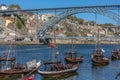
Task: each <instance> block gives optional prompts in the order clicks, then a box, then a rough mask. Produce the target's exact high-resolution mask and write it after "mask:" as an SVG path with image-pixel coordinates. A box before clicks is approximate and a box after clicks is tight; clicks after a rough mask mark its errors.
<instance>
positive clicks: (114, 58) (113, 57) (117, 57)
mask: <svg viewBox="0 0 120 80" xmlns="http://www.w3.org/2000/svg"><path fill="white" fill-rule="evenodd" d="M111 59H112V60H120V56H114V55H112V56H111Z"/></svg>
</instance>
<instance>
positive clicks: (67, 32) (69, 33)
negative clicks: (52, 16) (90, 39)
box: [65, 31, 73, 36]
mask: <svg viewBox="0 0 120 80" xmlns="http://www.w3.org/2000/svg"><path fill="white" fill-rule="evenodd" d="M65 35H66V36H73V33H71V32H70V31H66V32H65Z"/></svg>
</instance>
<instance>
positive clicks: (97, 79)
mask: <svg viewBox="0 0 120 80" xmlns="http://www.w3.org/2000/svg"><path fill="white" fill-rule="evenodd" d="M70 47H71V45H69V44H64V45H58V51H59V57H58V58H59V59H61V60H62V61H63V57H64V56H63V55H64V52H66V51H68V50H69V49H70ZM101 47H102V48H103V49H104V50H105V54H104V55H105V56H106V57H110V55H111V51H112V50H113V49H114V47H115V45H109V44H106V45H105V44H102V45H101ZM4 48H5V46H3V45H1V46H0V50H3V49H4ZM94 48H95V45H93V44H76V45H75V49H74V50H75V51H77V52H78V53H79V54H78V55H83V56H84V60H83V62H82V63H81V64H80V66H79V69H78V71H77V73H76V74H74V75H72V76H69V77H66V78H63V79H57V80H120V76H119V77H118V78H117V79H115V77H116V75H117V74H118V73H120V61H119V60H115V61H110V64H108V65H106V66H96V67H94V66H92V63H91V57H90V56H91V54H92V51H93V50H94ZM51 55H52V49H51V48H48V47H47V45H21V46H17V62H18V63H26V62H27V61H30V60H33V59H36V60H37V61H39V60H41V61H44V60H47V59H50V56H51ZM39 69H42V67H40V68H39ZM34 80H48V79H44V78H43V77H42V76H41V75H39V74H37V73H35V79H34ZM51 80H53V79H51Z"/></svg>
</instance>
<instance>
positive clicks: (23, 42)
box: [0, 39, 117, 45]
mask: <svg viewBox="0 0 120 80" xmlns="http://www.w3.org/2000/svg"><path fill="white" fill-rule="evenodd" d="M12 43H13V42H12ZM56 43H57V44H71V40H70V39H69V40H59V39H58V40H56ZM100 43H101V44H116V43H117V42H112V41H111V42H110V41H101V42H100ZM0 44H11V41H7V42H3V41H0ZM13 44H14V43H13ZM16 44H17V45H35V44H43V43H39V40H34V41H16ZM74 44H96V41H92V40H91V41H90V40H75V41H74Z"/></svg>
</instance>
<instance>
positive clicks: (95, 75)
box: [92, 66, 104, 80]
mask: <svg viewBox="0 0 120 80" xmlns="http://www.w3.org/2000/svg"><path fill="white" fill-rule="evenodd" d="M92 79H93V80H104V69H103V67H102V66H92Z"/></svg>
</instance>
